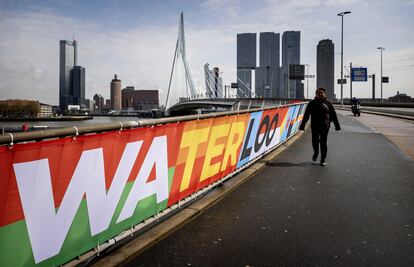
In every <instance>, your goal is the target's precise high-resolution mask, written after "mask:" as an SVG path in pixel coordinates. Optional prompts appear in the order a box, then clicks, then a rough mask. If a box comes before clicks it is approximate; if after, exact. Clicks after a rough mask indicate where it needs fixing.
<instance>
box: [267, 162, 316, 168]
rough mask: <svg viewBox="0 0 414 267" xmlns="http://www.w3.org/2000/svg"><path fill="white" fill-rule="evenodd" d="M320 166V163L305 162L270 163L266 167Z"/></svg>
mask: <svg viewBox="0 0 414 267" xmlns="http://www.w3.org/2000/svg"><path fill="white" fill-rule="evenodd" d="M315 165H319V163H318V162H312V161H304V162H296V163H293V162H269V163H267V164H266V166H269V167H302V168H303V167H305V168H306V167H309V166H315Z"/></svg>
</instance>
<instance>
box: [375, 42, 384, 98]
mask: <svg viewBox="0 0 414 267" xmlns="http://www.w3.org/2000/svg"><path fill="white" fill-rule="evenodd" d="M377 49H379V50H380V51H381V75H380V77H381V78H380V79H381V102H382V101H383V100H382V99H383V98H382V51H383V50H385V47H381V46H379V47H377Z"/></svg>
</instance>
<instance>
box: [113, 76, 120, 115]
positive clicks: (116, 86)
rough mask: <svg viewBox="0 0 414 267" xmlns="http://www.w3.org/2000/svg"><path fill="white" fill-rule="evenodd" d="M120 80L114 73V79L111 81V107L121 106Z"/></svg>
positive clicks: (118, 108) (117, 108) (116, 108)
mask: <svg viewBox="0 0 414 267" xmlns="http://www.w3.org/2000/svg"><path fill="white" fill-rule="evenodd" d="M121 86H122V84H121V80H119V79H118V76H117V75H116V74H115V77H114V79H112V81H111V109H112V110H121V108H122V95H121Z"/></svg>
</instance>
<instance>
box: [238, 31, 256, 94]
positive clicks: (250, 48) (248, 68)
mask: <svg viewBox="0 0 414 267" xmlns="http://www.w3.org/2000/svg"><path fill="white" fill-rule="evenodd" d="M255 68H256V33H241V34H237V84H238V89H237V96H238V97H241V98H246V97H251V95H252V94H251V92H252V70H254V69H255Z"/></svg>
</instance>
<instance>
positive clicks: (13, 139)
mask: <svg viewBox="0 0 414 267" xmlns="http://www.w3.org/2000/svg"><path fill="white" fill-rule="evenodd" d="M297 104H300V103H299V102H298V103H293V104H285V105H280V106H277V108H281V107H287V106H294V105H297ZM273 108H275V106H272V107H265V106H263V107H261V108H250V109H237V110H232V111H223V112H217V113H208V114H197V115H187V116H177V117H167V118H158V119H145V120H136V121H132V120H130V121H122V122H113V123H105V124H94V125H85V126H72V127H65V128H60V129H46V130H39V131H33V132H19V133H5V134H1V135H0V145H9V146H13V145H14V144H16V143H21V142H32V141H41V140H45V139H53V138H61V137H67V136H74V137H75V136H78V135H84V134H91V133H101V132H108V131H119V130H123V129H131V128H137V127H151V126H155V125H162V124H167V123H177V122H183V121H190V120H199V119H207V118H214V117H224V116H229V115H234V114H244V113H251V112H256V111H261V110H268V109H273Z"/></svg>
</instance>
